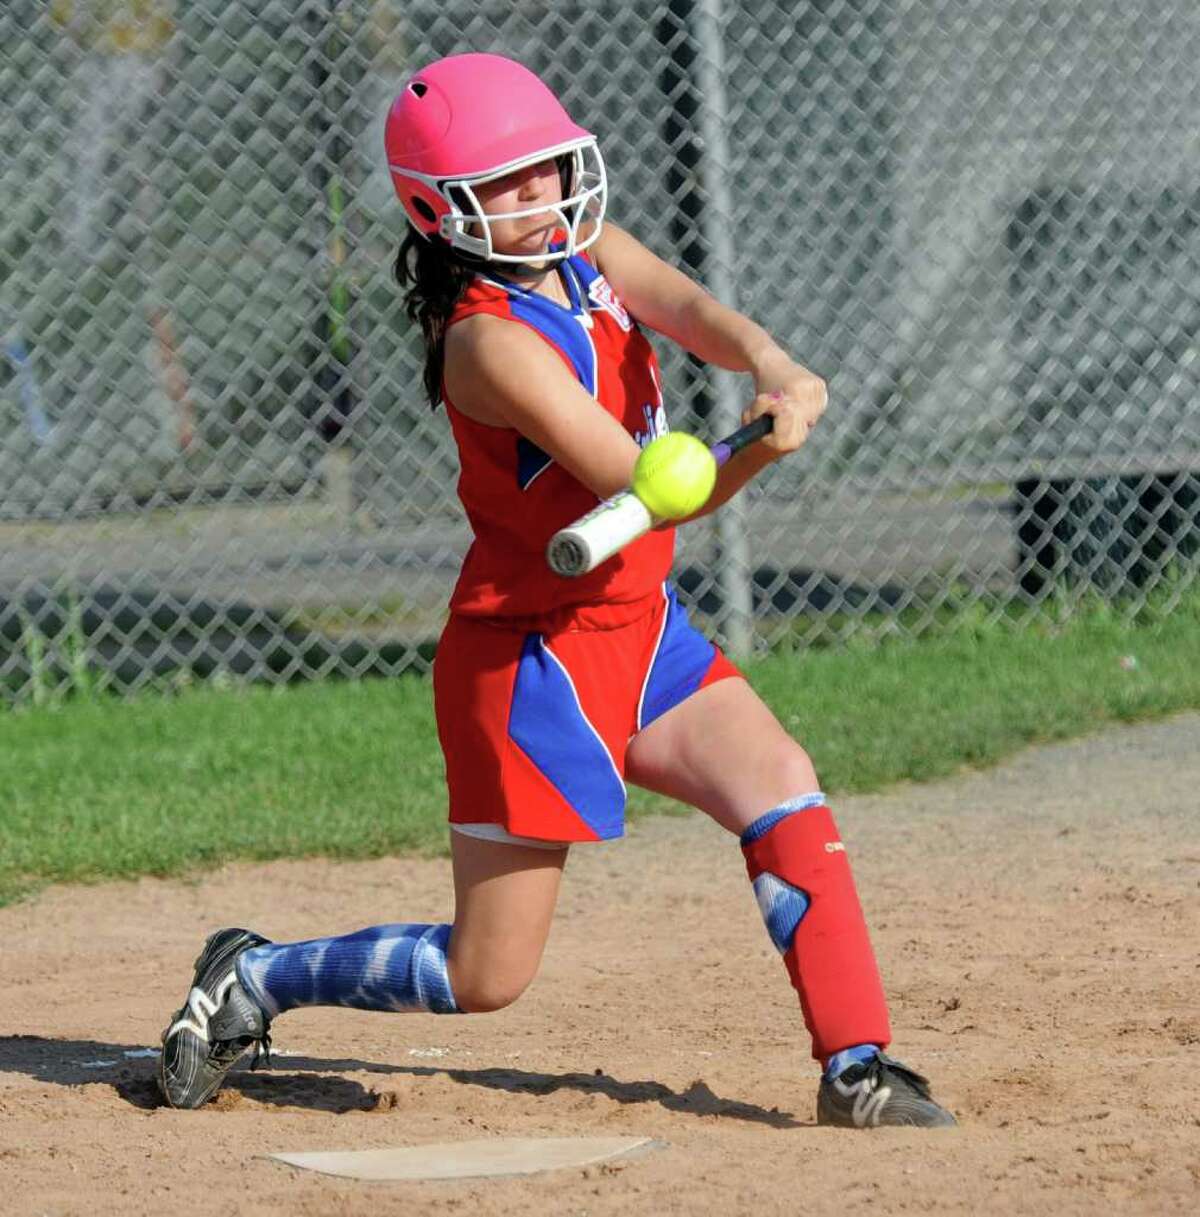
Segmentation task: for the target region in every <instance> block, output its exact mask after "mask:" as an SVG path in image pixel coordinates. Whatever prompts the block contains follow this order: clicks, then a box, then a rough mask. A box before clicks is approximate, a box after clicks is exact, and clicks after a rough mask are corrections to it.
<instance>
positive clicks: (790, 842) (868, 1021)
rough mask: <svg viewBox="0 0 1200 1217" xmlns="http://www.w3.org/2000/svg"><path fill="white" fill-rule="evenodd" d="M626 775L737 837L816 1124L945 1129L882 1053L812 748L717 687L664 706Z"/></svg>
mask: <svg viewBox="0 0 1200 1217" xmlns="http://www.w3.org/2000/svg"><path fill="white" fill-rule="evenodd" d="M626 777H627V778H628V780H629V781H631V782H634V783H636V784H637V785H639V786H644V787H646V788H647V789H650V790H654V791H657V792H658V793H660V794H665V795H667V796H669V797H671V798H675V799H678V800H680V801H681V802H684V803H689V804H691V805H692V806H693V807H698V808H699V809H700V810H702V811H704V812H706V813H707V814H708V815H710V816H711V817H712V818H713V819H714V820H716V821H717V823H718V824H720V825H721V826H722V827H723V828H726V829H728V830H729V831H730V832H733V833H736V834H737V835H738V837H739V838H740V840H741V845H742V852H743V854H744V855H745V858H746V864H747V869H748V871H749V874H750V879H751V881H752V883H753V885H754V894H755V897H756V899H757V900H758V904H759V908H760V910H761V911H762V914H763V919H764V920H765V922H766V925H767V931H768V933H769V934H770V936H771V939H772V941H773V942H774V944H775V946H776V948H777V949H778V950H779V952H780V953H781V954H782V955H783V958H784V963H785V965H786V966H787V971H788V976H789V978H790V979H791V982H792V984H793V986H794V987H795V989H796V991H797V993H798V994H799V997H800V1005H801V1008H802V1010H803V1012H804V1021H805V1025H806V1026H807V1027H808V1030H809V1032H810V1034H811V1035H812V1040H813V1056H814V1057H815V1058H816V1059H817V1060H818V1061H820V1062H821V1066H822V1071H823V1074H822V1080H821V1085H820V1089H819V1092H818V1099H817V1119H818V1122H820V1123H825V1124H841V1125H847V1126H850V1127H866V1126H871V1125H876V1124H914V1125H922V1126H926V1127H935V1126H943V1125H950V1124H953V1123H954V1122H955V1121H954V1117H953V1116H951V1115H950V1113H949V1112H947V1111H946V1110H945V1109H944V1108H942V1107H940V1106H939V1105H938V1104H937V1103H935V1102H934V1101H933V1099H932V1098H931V1097H930V1094H929V1089H928V1085H927V1083H926V1081H925V1079H924V1078H922V1077H921V1076H920V1075H919V1074H917V1073H914V1072H913V1071H912V1070H911V1069H908V1068H907V1067H906V1066H903V1065H901V1064H900V1063H899V1062H897V1061H895V1060H893V1059H892V1058H890V1057H888V1056H886V1055H885V1054H884V1053H883V1049H884V1048H886V1047H887V1045H888V1043H889V1041H890V1039H891V1028H890V1026H889V1022H888V1015H887V1002H886V999H885V997H884V994H883V986H882V983H881V981H880V979H879V970H878V967H877V965H876V963H875V955H874V951H873V950H872V948H871V943H870V938H869V935H868V933H867V927H866V922H865V920H864V918H863V915H862V909H861V907H860V905H859V902H858V896H857V893H856V891H855V888H854V880H853V878H852V876H851V873H850V866H849V861H848V859H847V857H846V851H845V846H844V845H843V844H842V841H841V840H840V837H839V835H838V832H837V828H836V826H835V824H834V822H833V817H832V814H831V813H830V811H829V808H828V807H827V806H826V805H825V797H824V795H823V794H822V793H821V791H820V787H819V784H818V782H817V776H816V772H815V771H814V769H813V765H812V762H811V761H810V759H809V757H808V754H807V753H806V752H805V751H804V749H803V748H801V747H800V745H799V744H797V743H796V742H795V741H794V740H793V739H792V738H791V736H789V735H788V734H787V732H786V731H784V729H783V727H782V726H781V725H780V724H779V722H778V720H777V719H776V718H775V716H774V714H772V713H771V711H770V709H769V708H768V707H767V706H766V705H765V704H764V703H763V702H762V700H761V699H760V698H759V697H758V695H757V694H756V693H755V692H754V690H753V689H751V688H750V686H749V685H748V684H747V683H746V682H745V681H744V680H740V679H736V678H731V679H728V680H721V681H718V682H717V683H715V684H712V685H709V686H707V687H706V688H703V689H701V690H700V691H699V692H697V693H695V694H693V695H692V696H691V697H689V698H687V699H686V700H684V701H682V702H680V703H679V704H678V705H676V706H674V707H673V708H672V709H670V710H668V711H667V712H666V713H664V714H663V715H662V716H661V717H660V718H658V719H656V720H655V721H654V722H652V723H651V724H650V725H649V726H648V727H646V728H645V729H644V730H643V731H641V732H640V733H639V734H638V735H637V736H636V737H635V738H634V739H633V740H632V741H631V742H630V745H629V749H628V752H627V753H626Z"/></svg>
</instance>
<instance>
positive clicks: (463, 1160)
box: [269, 1137, 663, 1180]
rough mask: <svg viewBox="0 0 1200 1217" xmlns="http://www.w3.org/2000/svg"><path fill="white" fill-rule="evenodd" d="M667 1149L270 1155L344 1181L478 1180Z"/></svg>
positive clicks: (410, 1149)
mask: <svg viewBox="0 0 1200 1217" xmlns="http://www.w3.org/2000/svg"><path fill="white" fill-rule="evenodd" d="M662 1144H663V1142H661V1141H654V1140H652V1139H651V1138H650V1137H496V1138H492V1139H490V1140H486V1141H457V1142H454V1143H452V1144H449V1145H409V1146H404V1147H403V1148H398V1149H359V1150H346V1151H340V1152H339V1151H333V1152H330V1153H300V1154H270V1155H269V1156H270V1157H272V1158H274V1159H275V1160H276V1161H278V1162H286V1163H287V1164H288V1165H289V1166H299V1167H302V1168H303V1169H304V1170H310V1171H320V1172H321V1174H323V1175H339V1176H340V1177H341V1178H343V1179H377V1180H386V1179H478V1178H482V1177H486V1176H500V1175H533V1174H536V1173H537V1172H538V1171H550V1170H558V1169H559V1168H561V1167H564V1166H591V1165H592V1164H593V1163H596V1162H605V1161H607V1160H608V1159H610V1158H618V1157H626V1156H628V1155H630V1154H636V1153H645V1152H647V1151H648V1150H651V1149H657V1148H659V1147H660V1146H662Z"/></svg>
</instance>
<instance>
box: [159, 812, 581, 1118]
mask: <svg viewBox="0 0 1200 1217" xmlns="http://www.w3.org/2000/svg"><path fill="white" fill-rule="evenodd" d="M452 849H453V854H454V884H455V897H456V901H457V918H456V921H455V923H454V925H453V926H451V925H448V924H432V925H430V924H425V923H421V924H413V923H407V922H405V923H397V924H391V925H377V926H371V927H369V928H368V929H365V930H359V931H357V932H355V933H352V934H344V935H341V936H338V937H333V938H317V939H312V940H310V941H306V942H295V943H275V942H270V941H269V940H267V939H266V938H263V937H262V936H261V935H259V934H254V933H251V932H250V931H249V930H242V929H225V930H218V931H217V932H216V933H215V934H212V935H210V937H209V938H208V940H207V941H206V942H205V944H204V947H203V949H202V950H201V952H200V955H199V957H198V958H197V960H196V965H195V971H194V974H193V977H192V985H191V988H190V990H189V991H188V995H187V998H186V1000H185V1002H184V1004H183V1006H182V1007H181V1008H180V1009H179V1010H178V1011H177V1012H176V1013H175V1014H174V1015H173V1016H172V1019H171V1021H170V1022H169V1023H168V1024H167V1028H166V1030H165V1031H164V1032H163V1049H162V1054H161V1057H160V1060H159V1070H158V1080H159V1087H160V1089H161V1091H162V1094H163V1097H164V1098H165V1099H166V1101H167V1103H168V1104H169V1105H170V1106H172V1107H184V1108H192V1107H199V1106H201V1105H202V1104H203V1103H206V1102H207V1101H208V1100H209V1099H210V1098H211V1097H212V1096H213V1095H214V1094H215V1093H216V1092H217V1090H218V1089H219V1088H220V1086H221V1083H222V1082H223V1081H224V1078H225V1075H226V1073H228V1071H229V1069H230V1068H231V1067H232V1066H233V1065H234V1063H235V1062H236V1061H237V1060H238V1058H239V1057H241V1056H242V1054H243V1053H244V1052H245V1051H246V1050H247V1049H249V1048H250V1047H251V1046H252V1045H253V1044H255V1043H258V1045H259V1046H260V1054H262V1055H266V1054H268V1053H269V1047H270V1028H271V1020H272V1019H274V1018H276V1017H278V1015H280V1014H281V1013H283V1012H284V1011H286V1010H292V1009H295V1008H297V1007H299V1006H353V1007H356V1008H358V1009H363V1010H393V1011H405V1010H411V1011H426V1012H428V1013H431V1014H458V1013H474V1012H481V1011H486V1010H498V1009H500V1008H501V1007H502V1006H506V1005H508V1004H509V1003H510V1002H512V1001H515V1000H516V998H517V997H518V996H520V994H521V993H522V992H523V991H524V989H525V987H526V986H527V985H528V984H529V982H530V980H532V979H533V976H534V974H535V973H536V972H537V968H538V964H539V963H540V961H541V957H542V950H543V948H544V946H545V943H546V935H547V934H548V932H549V928H550V919H551V916H552V914H553V912H554V905H555V901H556V900H557V897H558V888H559V882H560V879H561V876H562V868H563V863H564V861H565V859H566V854H567V851H566V849H564V848H554V849H539V848H536V847H526V846H520V845H512V844H506V843H499V842H494V841H480V840H477V839H475V838H471V837H466V836H463V835H462V834H460V833H454V834H453V838H452Z"/></svg>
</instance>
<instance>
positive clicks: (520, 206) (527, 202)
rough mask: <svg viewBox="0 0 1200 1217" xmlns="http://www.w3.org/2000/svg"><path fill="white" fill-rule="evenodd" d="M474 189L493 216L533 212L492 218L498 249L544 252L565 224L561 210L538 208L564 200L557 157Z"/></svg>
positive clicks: (484, 208)
mask: <svg viewBox="0 0 1200 1217" xmlns="http://www.w3.org/2000/svg"><path fill="white" fill-rule="evenodd" d="M474 191H475V197H476V198H477V199H478V200H479V204H480V206H481V207H482V208H483V210H484V213H485V214H487V215H489V216H495V215H503V214H505V213H506V212H513V211H528V212H530V214H529V215H524V216H521V217H519V218H517V219H511V220H494V221H492V224H491V229H492V245H493V247H494V248H495V250H496V252H497V253H503V254H536V253H540V252H541V251H542V250H544V249H546V247H547V246H548V245H549V244H550V239H551V237H552V235H553V233H554V230H555V229H556V228H560V227H562V220H561V219H560V217H559V215H558V213H557V212H554V211H540V212H539V211H538V210H537V208H539V207H540V206H542V205H543V204H544V205H546V206H548V207H549V206H553V205H554V204H555V203H561V202H562V182H561V180H560V178H559V176H558V165H557V164H556V162H555V161H554V160H553V159H551V160H547V161H539V162H538V163H537V164H536V165H526V166H525V167H524V168H523V169H514V170H513V172H512V173H506V174H505V175H504V177H500V178H496V179H495V181H491V182H481V183H480V184H479V185H477V186H476V187H474Z"/></svg>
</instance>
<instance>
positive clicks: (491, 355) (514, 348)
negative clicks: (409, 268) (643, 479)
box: [445, 314, 639, 499]
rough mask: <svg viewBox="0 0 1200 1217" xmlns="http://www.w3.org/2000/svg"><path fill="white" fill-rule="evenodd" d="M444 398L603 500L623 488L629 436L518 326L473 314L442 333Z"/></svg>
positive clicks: (628, 470) (631, 448)
mask: <svg viewBox="0 0 1200 1217" xmlns="http://www.w3.org/2000/svg"><path fill="white" fill-rule="evenodd" d="M445 379H446V392H447V395H448V396H449V398H450V400H451V401H452V402H453V403H454V405H455V408H456V409H458V410H459V411H461V412H462V413H463V414H465V415H466V416H467V417H468V418H471V419H474V420H475V421H476V422H477V423H482V424H483V425H484V426H487V427H512V428H513V429H514V430H515V431H518V432H519V433H520V434H521V435H523V436H524V437H525V438H526V439H527V440H529V441H530V442H531V443H533V444H536V445H537V446H538V447H539V448H540V449H541V450H542V451H543V452H545V453H546V454H547V455H548V456H549V457H551V458H552V459H553V460H554V461H555V462H556V463H557V464H559V465H561V466H562V468H564V469H565V470H566V471H567V472H568V473H570V474H571V475H572V476H573V477H575V478H577V479H578V480H579V481H580V482H582V483H583V484H584V485H585V486H587V487H588V489H589V490H592V491H594V492H595V493H596V494H597V495H598V496H599V497H600V498H602V499H606V498H608V497H609V496H611V495H614V494H616V493H617V492H618V491H620V490H624V489H626V488H627V487H628V485H629V481H630V478H631V477H632V476H633V466H634V462H635V461H636V460H637V456H638V452H639V449H638V446H637V443H636V442H635V440H634V438H633V436H631V435H630V434H629V432H628V431H626V430H625V428H624V427H622V426H621V424H620V423H619V422H618V421H617V420H616V419H615V418H614V417H613V416H612V415H611V414H609V413H608V411H607V410H605V409H604V407H603V406H601V405H600V404H599V402H597V401H596V399H595V398H594V397H592V395H591V394H590V393H588V392H587V390H586V389H584V387H583V386H582V385H581V384H580V383H579V381H578V380H576V378H575V377H574V375H572V373H571V371H570V370H569V369H568V368H567V365H566V364H565V363H564V362H563V360H562V358H561V357H560V356H559V355H557V354H556V353H555V352H554V351H553V350H552V349H551V348H550V347H549V346H548V345H547V344H546V343H545V342H544V341H543V340H542V339H541V338H539V337H538V336H537V334H535V333H534V332H533V331H532V330H530V329H529V328H528V327H526V326H524V325H522V324H520V322H515V321H508V320H506V319H505V318H503V317H492V316H488V315H487V314H476V315H475V316H472V317H466V318H464V319H463V320H462V321H460V322H458V323H457V324H455V325H453V326H452V327H451V328H450V329H449V330H448V331H447V333H446V363H445Z"/></svg>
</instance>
